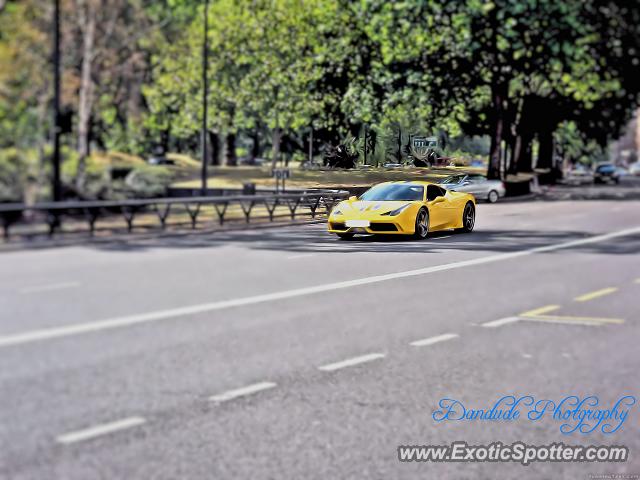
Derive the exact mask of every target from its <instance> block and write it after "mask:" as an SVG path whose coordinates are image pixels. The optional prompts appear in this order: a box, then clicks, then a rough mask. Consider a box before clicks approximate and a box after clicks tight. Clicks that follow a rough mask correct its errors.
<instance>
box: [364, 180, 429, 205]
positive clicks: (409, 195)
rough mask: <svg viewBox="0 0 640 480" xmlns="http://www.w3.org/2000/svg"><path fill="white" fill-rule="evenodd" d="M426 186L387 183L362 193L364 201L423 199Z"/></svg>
mask: <svg viewBox="0 0 640 480" xmlns="http://www.w3.org/2000/svg"><path fill="white" fill-rule="evenodd" d="M423 198H424V187H421V186H419V185H411V184H397V183H391V184H385V185H377V186H375V187H373V188H370V189H369V190H367V191H366V192H364V193H363V194H362V196H361V197H360V200H364V201H394V200H409V201H412V200H422V199H423Z"/></svg>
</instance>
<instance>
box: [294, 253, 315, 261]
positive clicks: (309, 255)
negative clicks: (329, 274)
mask: <svg viewBox="0 0 640 480" xmlns="http://www.w3.org/2000/svg"><path fill="white" fill-rule="evenodd" d="M314 255H315V253H301V254H299V255H290V256H288V257H287V260H297V259H299V258H308V257H313V256H314Z"/></svg>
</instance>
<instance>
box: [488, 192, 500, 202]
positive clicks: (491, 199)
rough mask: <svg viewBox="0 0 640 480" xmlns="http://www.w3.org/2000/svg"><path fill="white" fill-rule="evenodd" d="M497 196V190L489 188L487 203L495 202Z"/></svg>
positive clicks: (498, 196)
mask: <svg viewBox="0 0 640 480" xmlns="http://www.w3.org/2000/svg"><path fill="white" fill-rule="evenodd" d="M498 198H500V195H498V192H496V191H495V190H491V191H490V192H489V195H488V196H487V200H488V201H489V203H496V202H497V201H498Z"/></svg>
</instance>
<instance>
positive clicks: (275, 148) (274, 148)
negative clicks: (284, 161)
mask: <svg viewBox="0 0 640 480" xmlns="http://www.w3.org/2000/svg"><path fill="white" fill-rule="evenodd" d="M281 137H282V132H281V131H280V128H279V127H276V128H274V129H273V137H272V142H271V168H276V163H277V162H278V160H280V138H281Z"/></svg>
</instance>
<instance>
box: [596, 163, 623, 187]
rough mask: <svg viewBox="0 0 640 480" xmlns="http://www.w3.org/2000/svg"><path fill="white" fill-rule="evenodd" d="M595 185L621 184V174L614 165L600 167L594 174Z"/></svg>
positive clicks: (606, 164) (605, 164)
mask: <svg viewBox="0 0 640 480" xmlns="http://www.w3.org/2000/svg"><path fill="white" fill-rule="evenodd" d="M593 179H594V181H595V183H610V182H613V183H620V172H619V171H618V168H617V167H616V166H615V165H614V164H612V163H602V164H600V165H598V166H597V167H596V169H595V172H594V174H593Z"/></svg>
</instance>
